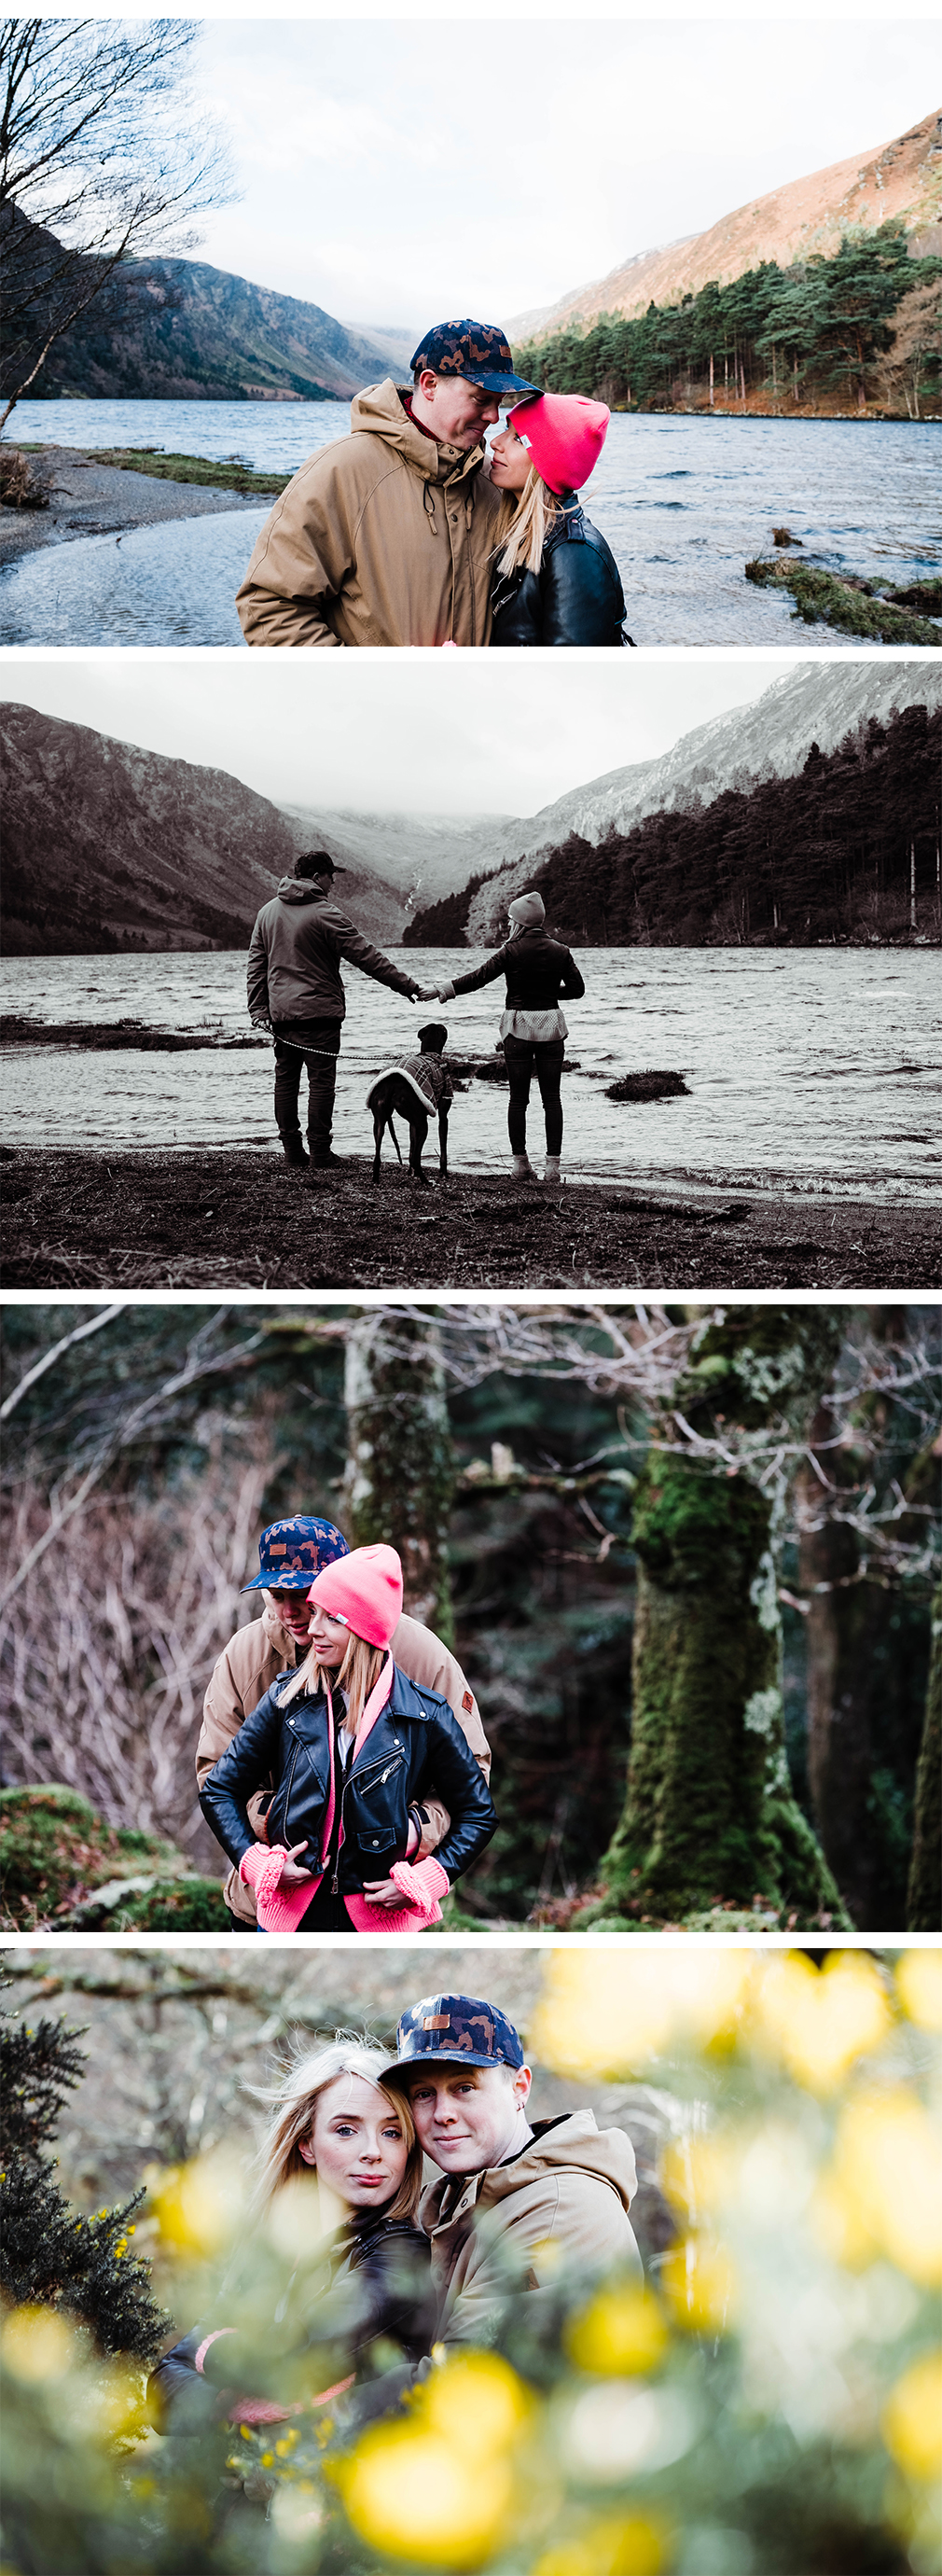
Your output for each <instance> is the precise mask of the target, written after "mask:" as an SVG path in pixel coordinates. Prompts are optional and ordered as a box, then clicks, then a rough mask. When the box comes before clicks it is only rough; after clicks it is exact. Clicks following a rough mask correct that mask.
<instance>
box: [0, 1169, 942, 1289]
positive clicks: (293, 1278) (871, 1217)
mask: <svg viewBox="0 0 942 2576" xmlns="http://www.w3.org/2000/svg"><path fill="white" fill-rule="evenodd" d="M0 1158H2V1162H3V1174H2V1178H3V1189H4V1198H5V1201H6V1208H7V1218H6V1229H5V1232H6V1246H5V1252H6V1257H5V1264H4V1271H3V1285H4V1287H6V1288H8V1289H12V1288H28V1289H43V1290H49V1289H52V1290H55V1291H57V1292H58V1291H60V1290H62V1289H69V1288H75V1289H78V1288H82V1289H86V1288H100V1289H105V1288H107V1289H118V1290H124V1289H127V1290H131V1289H141V1288H165V1289H166V1288H169V1289H182V1288H204V1289H206V1288H219V1289H224V1290H226V1289H229V1288H251V1289H254V1290H256V1291H258V1290H264V1289H266V1288H270V1289H315V1288H334V1289H340V1290H347V1289H353V1288H384V1289H394V1290H407V1289H408V1290H426V1291H429V1292H432V1293H434V1292H436V1291H437V1290H439V1289H449V1288H450V1289H459V1290H465V1291H477V1290H479V1289H482V1288H499V1289H501V1290H506V1291H507V1292H508V1293H509V1292H511V1291H513V1290H520V1289H522V1290H527V1289H547V1288H549V1289H567V1290H569V1291H570V1292H572V1291H573V1290H579V1289H585V1288H600V1289H610V1290H613V1291H615V1290H625V1291H627V1292H628V1293H629V1294H630V1293H631V1292H632V1291H634V1290H636V1289H637V1290H642V1291H650V1290H651V1289H663V1290H664V1291H669V1292H676V1293H678V1294H688V1293H690V1292H691V1291H692V1290H694V1289H696V1290H698V1291H699V1290H704V1291H707V1292H709V1293H710V1294H716V1293H718V1292H719V1291H720V1289H722V1290H723V1291H726V1290H728V1289H735V1288H740V1289H750V1290H752V1289H756V1288H765V1289H771V1290H776V1291H779V1292H780V1291H781V1290H783V1289H792V1288H805V1289H810V1290H818V1291H829V1292H831V1291H834V1290H844V1289H854V1290H857V1291H860V1292H861V1293H864V1292H869V1291H870V1290H871V1289H876V1288H911V1289H915V1290H918V1291H920V1292H921V1293H923V1294H925V1293H926V1292H927V1291H928V1290H929V1289H930V1288H931V1287H932V1285H933V1282H938V1280H939V1278H940V1275H942V1211H940V1210H939V1209H938V1208H926V1207H922V1206H918V1205H914V1204H913V1203H912V1202H909V1201H894V1202H891V1203H883V1202H878V1201H863V1200H859V1199H847V1198H838V1199H833V1198H829V1197H827V1196H826V1195H824V1193H823V1192H822V1191H821V1189H820V1188H812V1187H810V1186H809V1187H808V1188H807V1189H805V1190H802V1191H796V1190H794V1189H793V1188H791V1187H789V1188H788V1189H781V1190H777V1191H772V1190H770V1189H769V1188H768V1187H765V1188H760V1189H751V1188H750V1189H749V1190H748V1191H747V1190H737V1191H736V1192H735V1193H733V1194H731V1193H730V1191H729V1189H728V1188H727V1189H726V1191H725V1192H724V1191H722V1190H719V1189H715V1190H709V1189H701V1190H694V1189H693V1188H692V1187H688V1186H686V1185H685V1184H684V1183H683V1182H678V1183H675V1182H674V1181H673V1180H672V1181H671V1182H670V1183H669V1185H668V1186H667V1187H666V1188H665V1189H664V1191H663V1192H662V1191H661V1190H659V1189H656V1188H654V1187H647V1188H646V1187H645V1185H644V1184H641V1185H639V1186H636V1187H631V1186H618V1185H617V1184H616V1185H615V1186H606V1187H605V1188H604V1189H600V1188H596V1187H593V1186H592V1185H591V1184H587V1183H585V1182H580V1181H579V1180H572V1181H569V1182H568V1183H565V1184H564V1185H563V1186H562V1187H561V1188H556V1189H544V1188H542V1187H541V1186H539V1185H536V1184H534V1185H527V1186H526V1187H524V1188H514V1187H513V1186H512V1185H510V1184H509V1183H508V1181H507V1179H506V1178H505V1177H504V1175H503V1173H500V1174H494V1175H490V1174H487V1175H485V1176H484V1177H477V1176H474V1175H471V1174H468V1173H460V1172H459V1173H456V1174H455V1175H454V1176H452V1177H451V1178H450V1179H449V1180H448V1181H447V1182H446V1183H444V1184H442V1185H439V1186H436V1187H435V1188H434V1189H430V1190H417V1189H416V1187H415V1185H414V1183H412V1182H411V1181H410V1180H409V1178H408V1174H407V1173H406V1172H401V1171H400V1170H399V1169H398V1167H396V1168H395V1169H393V1168H392V1167H391V1166H386V1167H385V1168H384V1173H383V1179H382V1181H381V1183H380V1185H379V1187H378V1188H375V1189H374V1187H373V1185H372V1182H371V1179H370V1163H369V1160H368V1158H367V1157H366V1156H359V1155H357V1156H354V1157H352V1158H351V1159H350V1161H349V1162H346V1163H345V1164H344V1165H343V1167H342V1168H341V1169H340V1170H338V1171H337V1172H330V1173H322V1174H318V1175H315V1176H314V1178H313V1181H312V1180H311V1179H309V1178H308V1176H307V1175H306V1174H301V1173H299V1174H296V1173H294V1172H292V1171H291V1170H290V1169H289V1167H288V1165H287V1164H286V1163H285V1162H284V1161H283V1160H282V1158H281V1156H280V1155H278V1154H274V1153H273V1154H258V1153H246V1152H244V1151H238V1150H232V1149H229V1148H222V1149H220V1150H219V1151H218V1152H215V1153H212V1152H205V1151H193V1152H190V1151H185V1150H184V1151H176V1152H174V1151H167V1152H162V1153H159V1154H154V1153H140V1152H133V1153H116V1154H113V1155H112V1156H111V1158H110V1160H109V1159H108V1157H107V1156H106V1155H104V1154H101V1153H78V1152H72V1151H68V1152H66V1151H55V1150H46V1151H44V1150H42V1149H39V1150H37V1151H22V1152H14V1150H13V1149H12V1148H11V1147H9V1146H5V1147H2V1148H0ZM427 1167H428V1168H429V1169H430V1170H431V1171H434V1168H435V1165H434V1157H430V1158H427Z"/></svg>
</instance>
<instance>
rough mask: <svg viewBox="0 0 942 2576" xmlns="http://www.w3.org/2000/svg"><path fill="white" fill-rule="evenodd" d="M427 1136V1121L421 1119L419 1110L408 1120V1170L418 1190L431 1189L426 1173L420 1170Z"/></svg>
mask: <svg viewBox="0 0 942 2576" xmlns="http://www.w3.org/2000/svg"><path fill="white" fill-rule="evenodd" d="M427 1135H428V1119H427V1118H423V1116H422V1112H421V1110H419V1111H418V1112H417V1115H416V1117H415V1118H410V1120H409V1170H410V1172H411V1174H412V1178H413V1180H414V1181H418V1184H419V1187H420V1189H423V1190H430V1189H431V1187H432V1184H431V1181H430V1180H429V1177H428V1173H427V1172H423V1170H422V1148H423V1146H424V1144H425V1139H426V1137H427Z"/></svg>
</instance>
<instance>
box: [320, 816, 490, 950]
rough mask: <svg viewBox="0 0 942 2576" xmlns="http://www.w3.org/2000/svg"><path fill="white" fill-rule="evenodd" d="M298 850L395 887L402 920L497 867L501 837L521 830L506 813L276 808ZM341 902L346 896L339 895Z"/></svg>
mask: <svg viewBox="0 0 942 2576" xmlns="http://www.w3.org/2000/svg"><path fill="white" fill-rule="evenodd" d="M281 811H282V813H283V814H284V815H285V816H286V818H287V821H288V823H289V825H290V827H291V829H292V831H293V832H294V833H295V835H296V837H297V841H298V847H299V848H301V849H325V850H329V851H330V855H331V858H332V859H334V860H336V862H337V865H338V867H340V866H342V867H344V868H350V869H362V868H363V867H364V866H365V867H367V868H368V869H369V870H370V871H375V874H376V876H377V877H379V878H382V879H384V880H385V882H386V884H387V885H388V886H389V887H390V888H395V890H396V893H397V896H398V898H399V901H400V908H401V913H402V919H403V921H405V920H406V919H407V917H408V914H409V912H410V911H411V910H412V909H413V907H414V906H415V904H417V903H422V904H426V903H435V902H437V900H438V898H439V897H440V896H441V895H445V894H452V893H453V892H454V889H455V887H456V886H464V885H467V882H468V878H469V877H473V876H479V875H480V873H481V870H482V868H493V867H497V866H498V865H499V863H500V859H501V855H502V852H503V850H504V848H505V846H506V836H507V834H508V833H511V834H513V833H515V832H518V831H522V830H525V829H526V826H525V824H521V823H519V822H516V821H515V820H514V817H513V816H512V815H509V814H495V815H485V814H482V815H481V816H480V817H477V816H471V817H469V818H465V817H462V819H461V821H460V822H459V821H458V820H457V819H455V820H454V821H452V819H451V817H450V816H449V815H447V814H357V813H355V812H353V811H352V810H346V811H343V812H339V813H338V812H333V811H329V810H328V809H327V807H326V806H321V807H319V808H318V809H317V811H316V812H315V811H314V810H313V809H312V808H310V807H304V806H300V805H284V806H282V808H281ZM344 899H345V900H346V897H345V898H344Z"/></svg>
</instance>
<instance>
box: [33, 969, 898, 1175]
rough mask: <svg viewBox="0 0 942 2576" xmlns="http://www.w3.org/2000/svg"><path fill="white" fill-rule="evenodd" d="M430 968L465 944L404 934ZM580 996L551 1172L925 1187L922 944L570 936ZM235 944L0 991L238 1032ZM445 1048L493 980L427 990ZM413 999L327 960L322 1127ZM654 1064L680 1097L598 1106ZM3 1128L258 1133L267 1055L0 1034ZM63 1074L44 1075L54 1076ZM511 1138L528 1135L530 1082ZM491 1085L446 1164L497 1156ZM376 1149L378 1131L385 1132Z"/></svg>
mask: <svg viewBox="0 0 942 2576" xmlns="http://www.w3.org/2000/svg"><path fill="white" fill-rule="evenodd" d="M390 953H392V954H397V955H398V959H399V962H400V964H401V965H402V966H403V967H404V968H405V970H406V971H407V972H412V973H414V974H416V975H421V976H422V978H423V980H424V981H425V982H426V983H428V984H430V983H431V982H432V981H433V979H434V978H435V977H436V976H437V977H440V979H441V980H442V981H446V980H449V979H450V976H451V975H452V973H453V972H455V971H464V970H466V968H467V967H468V966H469V965H470V964H471V963H472V962H473V952H472V953H469V952H468V951H467V950H462V951H460V952H456V951H455V950H430V949H422V950H415V949H411V950H405V951H398V952H390ZM579 962H580V966H581V968H582V972H583V975H584V977H585V982H586V987H587V991H586V998H585V1000H584V1001H583V1002H581V1003H579V1002H573V1003H571V1004H568V1005H567V1010H566V1016H567V1019H568V1021H569V1030H570V1035H569V1042H568V1048H567V1054H568V1056H569V1058H570V1059H571V1060H572V1062H573V1066H574V1069H573V1070H572V1071H571V1072H570V1073H569V1074H568V1075H567V1077H566V1079H565V1081H564V1085H563V1101H564V1107H565V1113H566V1135H565V1142H564V1154H563V1161H564V1168H568V1170H569V1171H570V1172H571V1173H572V1175H573V1177H576V1176H578V1177H581V1178H583V1179H585V1180H589V1181H594V1182H596V1183H599V1184H604V1183H605V1182H606V1181H609V1182H610V1181H613V1180H619V1181H625V1180H628V1181H634V1180H645V1181H650V1180H656V1179H657V1178H664V1179H671V1178H674V1179H677V1180H680V1179H684V1180H685V1181H686V1182H688V1183H689V1184H692V1185H694V1186H709V1185H711V1184H712V1185H717V1184H718V1185H719V1186H721V1187H727V1186H745V1187H761V1186H763V1185H772V1186H776V1187H778V1188H780V1189H784V1190H786V1191H787V1192H789V1193H791V1192H792V1191H806V1190H810V1191H812V1192H815V1193H821V1194H822V1195H824V1196H830V1197H834V1196H853V1197H855V1198H859V1199H865V1198H869V1199H874V1200H876V1199H885V1198H886V1197H887V1196H890V1197H896V1198H898V1199H900V1200H901V1201H904V1200H908V1201H911V1202H920V1201H926V1202H927V1201H929V1200H935V1199H938V1198H939V1197H940V1196H942V1150H940V1146H939V1127H938V1115H937V1112H938V1077H939V1072H940V1068H942V1000H940V994H939V981H938V955H937V952H935V951H930V950H925V951H922V950H912V949H909V950H895V951H886V950H884V951H880V952H877V953H872V952H861V951H859V950H833V949H803V950H797V951H790V952H788V953H783V952H782V951H781V950H768V949H766V950H755V949H746V950H743V949H708V950H700V949H637V948H634V949H617V950H611V949H608V950H593V949H588V950H580V952H579ZM244 975H245V956H244V953H243V952H241V951H232V952H225V953H218V952H217V953H212V952H202V953H200V954H198V955H192V954H179V953H176V954H173V955H167V956H154V955H149V956H141V957H120V958H119V957H114V956H110V957H87V958H85V957H83V958H68V957H52V958H15V959H9V960H8V961H7V962H6V964H5V966H4V968H3V974H2V993H3V1005H4V1008H5V1009H7V1010H12V1011H19V1012H23V1013H25V1014H27V1015H29V1016H33V1017H35V1018H37V1019H41V1020H55V1019H57V1018H61V1019H63V1020H65V1019H73V1020H74V1019H86V1020H89V1021H108V1020H112V1019H113V1020H117V1019H119V1018H122V1017H128V1016H133V1017H134V1018H137V1019H140V1020H141V1021H143V1022H145V1023H146V1024H147V1025H149V1026H151V1027H156V1028H166V1029H168V1030H169V1029H172V1030H174V1031H181V1030H186V1029H188V1028H189V1029H192V1030H193V1031H194V1033H195V1032H196V1031H197V1030H199V1031H201V1032H202V1031H204V1030H206V1029H213V1030H218V1032H219V1034H220V1036H225V1037H232V1036H236V1035H241V1034H244V1032H245V1029H246V1025H247V1023H246V1017H245V1007H244ZM443 1016H444V1018H445V1019H446V1021H447V1024H448V1028H449V1032H450V1051H451V1053H452V1054H453V1055H457V1054H465V1053H466V1054H470V1055H480V1056H484V1055H488V1054H490V1053H491V1052H492V1051H493V1048H494V1041H495V1037H496V1033H497V1023H498V1019H499V1016H500V1005H499V1002H498V1001H496V1000H495V995H494V992H493V990H488V991H485V992H484V993H474V994H469V995H466V996H464V997H462V998H460V999H458V1000H456V1001H454V1002H452V1003H449V1004H447V1005H446V1006H445V1007H444V1011H443ZM420 1017H421V1012H419V1013H416V1012H415V1011H414V1010H413V1009H412V1008H411V1007H410V1005H409V1004H408V1003H407V1002H405V1001H402V1000H401V999H400V998H399V997H398V996H397V995H396V994H394V993H390V992H388V991H387V990H386V988H385V986H382V985H379V984H374V983H372V982H370V981H367V979H366V978H364V977H362V976H360V975H358V974H356V973H355V972H352V973H350V974H349V976H348V978H347V1019H346V1021H345V1023H344V1030H343V1041H342V1053H341V1058H340V1071H339V1078H338V1085H337V1116H336V1122H335V1143H336V1146H337V1150H338V1152H340V1153H348V1154H365V1153H367V1152H368V1151H370V1150H371V1145H372V1136H371V1125H370V1119H369V1114H368V1112H367V1110H366V1106H365V1095H366V1091H367V1088H368V1085H369V1083H370V1081H371V1080H372V1079H373V1077H374V1075H375V1074H376V1073H377V1072H378V1071H380V1070H381V1069H382V1067H383V1066H384V1065H386V1064H388V1063H395V1062H396V1061H397V1060H399V1059H401V1058H402V1057H403V1056H405V1055H406V1054H408V1053H411V1052H415V1051H416V1050H417V1043H418V1042H417V1039H416V1035H415V1032H416V1027H417V1022H418V1019H419V1018H420ZM650 1066H656V1067H658V1068H661V1069H667V1070H670V1071H674V1072H680V1073H682V1074H683V1076H684V1079H685V1081H686V1083H687V1086H688V1091H689V1095H690V1096H689V1097H688V1098H680V1099H674V1100H662V1101H650V1102H645V1103H643V1104H639V1103H631V1104H626V1103H617V1102H615V1101H610V1100H608V1099H606V1097H605V1091H606V1086H607V1084H609V1083H611V1082H613V1081H615V1080H616V1079H617V1078H618V1076H619V1075H621V1074H622V1073H624V1072H626V1071H641V1070H642V1069H644V1068H647V1067H650ZM3 1073H4V1091H5V1096H6V1099H5V1109H4V1135H5V1137H6V1138H7V1139H8V1141H9V1142H10V1144H12V1145H19V1146H24V1145H28V1144H30V1143H34V1144H35V1143H36V1142H37V1141H40V1140H41V1141H42V1143H43V1144H45V1145H47V1146H72V1147H86V1148H89V1149H95V1148H100V1149H106V1150H107V1152H108V1153H109V1154H120V1153H121V1152H122V1151H124V1150H127V1149H130V1148H133V1147H136V1148H141V1147H150V1148H151V1149H152V1150H159V1149H163V1148H165V1147H167V1146H171V1147H172V1146H177V1147H191V1148H192V1147H194V1146H201V1147H204V1148H205V1147H212V1146H214V1145H215V1146H227V1147H232V1146H243V1147H244V1146H249V1147H255V1148H259V1149H265V1148H267V1149H269V1150H273V1149H275V1147H276V1143H277V1140H276V1138H275V1134H274V1128H273V1122H272V1111H271V1073H272V1058H271V1056H270V1053H269V1052H268V1051H267V1050H266V1049H265V1048H260V1047H251V1048H246V1049H245V1051H244V1052H243V1051H242V1050H241V1049H239V1050H233V1051H226V1052H224V1053H222V1052H221V1053H219V1054H218V1055H217V1054H214V1053H213V1052H212V1051H211V1050H206V1051H203V1050H199V1051H198V1050H195V1049H194V1051H193V1052H192V1053H190V1052H188V1051H186V1050H183V1051H181V1052H179V1053H173V1054H168V1055H161V1054H155V1053H149V1052H144V1051H138V1052H135V1051H130V1052H129V1051H125V1050H123V1049H122V1050H121V1051H120V1052H111V1051H102V1052H88V1053H86V1052H81V1053H80V1052H78V1051H75V1050H72V1051H68V1050H67V1051H65V1060H64V1057H63V1053H60V1052H59V1050H58V1049H56V1048H55V1047H50V1046H47V1045H44V1046H41V1047H33V1046H30V1045H28V1044H26V1045H17V1046H11V1047H9V1048H7V1049H5V1050H4V1064H3ZM64 1074H65V1076H66V1078H65V1079H64V1078H63V1076H64ZM534 1104H535V1105H531V1111H530V1139H531V1150H534V1151H535V1150H536V1149H537V1148H538V1147H539V1145H540V1144H541V1142H542V1122H541V1120H540V1117H539V1104H538V1101H537V1098H536V1087H535V1086H534ZM506 1111H507V1094H506V1091H505V1090H504V1089H503V1088H501V1087H500V1086H498V1085H494V1084H492V1083H488V1082H481V1081H474V1082H473V1083H472V1084H471V1085H470V1086H469V1089H468V1090H467V1091H466V1092H462V1093H460V1094H459V1096H458V1098H457V1100H456V1103H455V1107H454V1110H453V1113H452V1119H451V1143H450V1148H449V1151H450V1159H451V1161H452V1163H453V1165H454V1168H455V1169H456V1171H467V1172H477V1173H482V1172H485V1171H493V1172H496V1171H499V1170H500V1169H502V1168H503V1167H504V1166H505V1164H506V1158H507V1151H508V1148H507V1134H506ZM386 1153H387V1156H389V1155H390V1153H391V1149H390V1147H389V1145H388V1144H387V1146H386Z"/></svg>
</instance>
